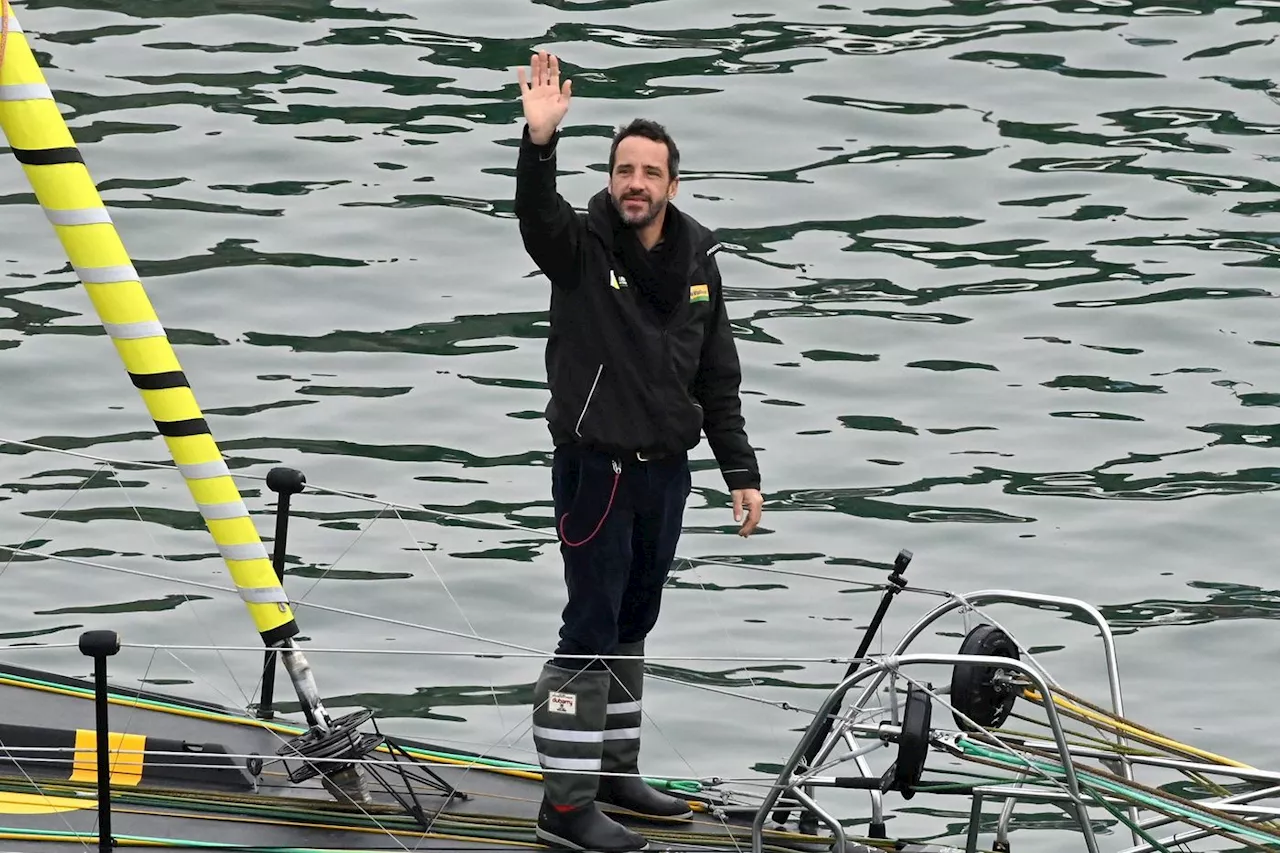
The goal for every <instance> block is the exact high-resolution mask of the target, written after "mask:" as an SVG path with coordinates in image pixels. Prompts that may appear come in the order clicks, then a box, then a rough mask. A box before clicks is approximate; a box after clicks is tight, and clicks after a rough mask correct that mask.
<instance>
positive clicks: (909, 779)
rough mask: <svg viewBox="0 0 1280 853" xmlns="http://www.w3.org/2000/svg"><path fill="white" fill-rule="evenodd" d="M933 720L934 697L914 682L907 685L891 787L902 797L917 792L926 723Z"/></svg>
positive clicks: (926, 751)
mask: <svg viewBox="0 0 1280 853" xmlns="http://www.w3.org/2000/svg"><path fill="white" fill-rule="evenodd" d="M932 719H933V699H932V697H930V695H929V691H928V690H926V689H925V688H923V687H920V686H918V685H916V684H910V685H908V686H907V701H906V705H905V707H904V708H903V709H902V734H901V735H899V737H898V760H897V761H895V762H894V763H893V782H892V784H891V785H890V786H889V787H890V790H894V791H898V792H899V793H901V794H902V796H903V798H904V799H908V800H909V799H911V798H912V797H914V796H915V794H916V785H918V784H920V776H921V775H922V774H923V773H924V762H925V759H927V758H928V757H929V723H930V722H931V720H932Z"/></svg>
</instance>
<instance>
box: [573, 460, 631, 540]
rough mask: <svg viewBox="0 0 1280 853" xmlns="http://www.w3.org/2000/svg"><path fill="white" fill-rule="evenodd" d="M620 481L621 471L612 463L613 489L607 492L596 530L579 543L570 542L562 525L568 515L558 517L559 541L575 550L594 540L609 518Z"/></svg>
mask: <svg viewBox="0 0 1280 853" xmlns="http://www.w3.org/2000/svg"><path fill="white" fill-rule="evenodd" d="M620 479H622V469H621V468H620V467H619V466H618V464H617V463H616V462H615V463H614V468H613V488H612V489H610V490H609V504H608V505H607V506H606V507H605V508H604V515H602V516H600V521H599V522H597V523H596V529H595V530H593V531H591V535H590V536H588V537H587V538H586V539H583V540H582V541H580V542H570V541H569V540H568V539H567V538H565V535H564V523H565V521H566V520H567V519H568V518H569V513H567V512H566V513H565V514H564V515H562V516H560V524H559V525H557V529H558V530H559V531H560V541H561V542H563V543H564V544H566V545H568V546H569V547H570V548H577V547H578V546H579V545H586V544H587V543H588V542H590V541H591V540H592V539H595V538H596V534H597V533H599V532H600V528H601V527H604V521H605V519H606V518H608V517H609V512H610V511H611V510H612V509H613V498H614V495H616V494H617V493H618V480H620Z"/></svg>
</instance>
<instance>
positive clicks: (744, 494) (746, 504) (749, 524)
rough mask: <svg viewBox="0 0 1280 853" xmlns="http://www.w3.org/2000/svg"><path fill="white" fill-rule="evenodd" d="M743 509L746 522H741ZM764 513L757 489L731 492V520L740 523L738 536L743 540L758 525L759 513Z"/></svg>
mask: <svg viewBox="0 0 1280 853" xmlns="http://www.w3.org/2000/svg"><path fill="white" fill-rule="evenodd" d="M743 509H745V510H746V511H747V512H746V516H747V520H746V521H742V511H743ZM762 512H764V497H763V496H762V495H761V494H760V490H759V489H734V490H733V520H734V521H742V527H740V528H738V535H739V536H741V537H743V538H744V539H745V538H746V537H748V536H750V535H751V534H752V533H754V532H755V529H756V525H758V524H759V523H760V513H762Z"/></svg>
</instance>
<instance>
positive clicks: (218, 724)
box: [0, 664, 941, 853]
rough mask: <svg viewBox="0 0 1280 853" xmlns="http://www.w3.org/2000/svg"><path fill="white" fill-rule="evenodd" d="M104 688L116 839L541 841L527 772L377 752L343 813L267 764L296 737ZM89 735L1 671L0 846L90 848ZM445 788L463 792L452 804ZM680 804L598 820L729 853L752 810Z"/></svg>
mask: <svg viewBox="0 0 1280 853" xmlns="http://www.w3.org/2000/svg"><path fill="white" fill-rule="evenodd" d="M111 692H112V694H113V701H112V703H111V705H110V720H109V723H110V730H111V731H112V732H113V733H117V734H116V735H114V737H119V735H124V736H125V738H123V739H121V740H118V741H113V742H112V746H117V745H118V748H119V749H120V750H122V752H121V755H122V756H123V755H124V752H125V751H128V750H131V749H132V750H145V751H146V754H145V755H144V757H141V758H140V759H139V758H132V759H129V758H123V757H122V758H120V759H119V760H118V761H119V763H118V764H116V765H115V770H116V773H115V775H114V776H113V785H112V788H113V790H112V811H111V821H112V824H111V829H112V834H113V836H115V837H116V838H117V839H118V840H119V843H121V844H125V843H136V842H143V843H146V842H147V841H153V842H154V841H160V842H161V843H165V842H171V843H176V844H177V845H178V846H186V845H187V843H188V842H193V841H194V842H197V843H198V844H199V846H201V847H206V846H207V845H209V844H214V845H219V846H220V845H227V846H236V847H239V846H245V845H252V846H254V847H263V848H294V849H298V848H314V849H345V850H351V849H370V850H381V849H395V850H404V849H426V850H444V849H449V850H458V849H468V850H498V849H510V848H511V847H512V846H513V845H516V846H541V845H539V844H538V843H537V842H536V840H535V838H534V835H533V825H534V822H535V820H536V817H537V811H538V806H539V803H540V800H541V793H542V792H541V783H540V781H539V780H538V779H537V778H536V777H535V776H533V774H529V773H522V772H520V771H515V772H499V771H497V770H495V769H491V768H487V767H481V766H476V765H465V764H455V763H448V762H447V761H440V760H426V761H424V760H419V761H412V760H408V759H407V758H406V757H405V756H404V755H402V754H395V755H393V754H391V753H389V752H385V751H383V752H380V754H379V755H378V759H379V761H380V762H385V763H378V764H368V765H365V768H366V771H367V774H366V775H367V779H366V782H367V785H368V791H369V794H370V802H367V803H360V804H355V803H352V802H350V801H348V802H347V803H346V804H345V805H344V804H342V803H339V801H338V800H336V799H335V797H334V795H332V794H331V793H330V792H329V791H328V790H326V788H325V786H324V785H323V784H321V782H320V780H319V779H317V778H311V779H308V780H305V781H302V782H299V783H294V782H291V781H290V779H289V777H288V769H289V768H290V767H297V766H298V763H297V762H293V761H291V762H288V765H286V764H284V763H282V762H280V761H279V760H278V753H279V751H280V750H281V748H282V747H283V746H284V744H285V743H286V742H287V741H288V740H289V739H291V738H292V737H294V736H295V735H296V734H298V733H299V731H300V730H299V729H298V728H297V727H293V726H289V725H287V724H282V723H279V722H270V723H269V722H267V721H262V720H255V719H252V718H248V717H244V716H243V715H240V714H237V713H235V712H232V711H229V710H228V709H226V708H221V707H218V706H216V705H208V704H201V703H192V702H189V701H186V700H183V699H179V698H176V697H173V696H167V695H163V694H157V693H145V692H144V693H141V694H140V693H139V692H138V691H121V690H118V689H117V688H112V690H111ZM136 698H141V699H142V700H144V701H143V702H137V701H134V700H135V699H136ZM94 731H95V716H94V702H93V697H92V692H91V685H90V684H88V683H87V682H83V681H78V680H76V679H68V678H63V677H60V676H58V675H55V674H51V673H47V672H41V671H36V670H28V669H23V668H19V667H13V666H6V665H3V664H0V850H5V851H8V850H24V851H25V850H40V851H54V850H59V849H61V848H64V847H65V848H66V849H68V850H71V849H74V850H77V851H81V853H83V851H84V850H85V849H86V846H89V847H93V846H95V845H96V832H97V824H98V811H97V796H96V791H97V789H96V778H97V777H96V764H97V762H96V758H94V756H93V747H94V744H95V743H96V737H95V736H94ZM130 736H132V739H130ZM139 736H141V737H139ZM395 743H396V745H397V746H398V747H403V748H405V749H407V750H409V751H410V753H411V754H412V755H414V756H416V757H418V758H419V759H423V758H425V757H426V756H427V755H428V754H437V755H438V754H443V753H448V754H453V755H459V754H460V753H458V751H457V750H454V749H451V748H450V749H445V748H441V747H436V746H433V745H431V744H427V743H422V742H417V741H401V740H399V739H397V740H396V741H395ZM155 751H159V752H164V753H166V754H165V755H153V754H152V752H155ZM175 753H177V754H175ZM397 753H398V750H397ZM253 755H258V756H261V757H262V759H263V764H262V766H261V768H260V769H259V768H257V767H252V762H250V766H251V767H252V769H253V770H257V771H258V772H257V774H256V775H255V774H253V773H251V772H249V771H248V770H247V769H246V759H245V758H244V756H253ZM393 761H396V762H399V764H398V765H397V764H392V763H391V762H393ZM399 768H403V770H404V774H403V775H402V773H401V772H400V770H399ZM441 783H443V789H442V785H441ZM448 788H453V789H454V790H456V791H458V792H461V795H460V796H459V795H450V794H449V791H448ZM393 792H394V793H393ZM690 798H691V799H692V800H693V801H694V803H695V808H696V809H699V811H697V812H696V813H695V815H694V819H693V820H692V821H676V822H657V821H653V820H644V819H639V818H634V817H632V816H629V815H626V814H625V813H620V812H617V811H616V810H614V811H613V812H612V813H613V814H614V815H615V816H616V817H618V819H620V820H622V821H624V822H626V823H627V824H628V825H630V826H632V827H633V828H634V829H636V830H637V831H639V832H641V833H642V834H643V835H645V836H646V837H647V838H649V840H650V845H651V848H652V849H655V850H661V849H673V850H675V849H695V848H696V849H701V850H708V849H710V850H717V849H723V850H733V851H735V853H740V851H742V850H743V849H749V848H750V844H751V834H750V831H751V819H752V817H753V814H752V813H751V811H749V810H745V809H740V810H733V809H729V810H728V811H716V812H715V813H713V812H712V811H711V810H710V808H709V806H712V805H713V804H714V803H713V801H711V800H710V799H709V798H707V797H705V796H702V795H692V794H691V795H690ZM415 808H420V809H421V815H420V818H421V819H419V817H416V816H415V815H414V814H413V813H412V811H413V809H415ZM605 808H606V810H609V807H605ZM424 825H425V826H426V827H428V830H427V831H425V832H424V830H423V826H424ZM15 830H16V831H17V832H16V833H15V832H14V831H15ZM33 833H35V834H33ZM76 833H79V834H81V836H80V837H79V838H77V837H75V835H74V834H76ZM62 839H65V840H62ZM765 843H766V845H767V846H768V847H770V848H772V847H780V848H781V847H785V848H790V849H801V850H827V849H830V846H831V842H830V840H829V839H825V838H818V837H813V836H803V835H800V834H798V833H792V832H781V831H766V836H765ZM860 848H861V845H857V846H852V847H851V851H856V850H858V849H860ZM861 849H867V848H861ZM898 849H901V850H918V851H926V850H929V849H941V848H932V847H929V846H925V845H912V846H907V847H903V846H899V847H898Z"/></svg>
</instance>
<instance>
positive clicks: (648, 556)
mask: <svg viewBox="0 0 1280 853" xmlns="http://www.w3.org/2000/svg"><path fill="white" fill-rule="evenodd" d="M691 488H692V482H691V479H690V472H689V459H688V456H687V455H685V454H680V455H677V456H667V457H663V458H661V459H655V460H650V461H641V460H639V459H637V458H636V457H635V456H634V455H633V456H631V457H630V458H626V457H612V456H609V455H607V454H604V453H599V452H596V451H592V450H586V449H584V448H580V447H576V446H565V447H558V448H556V450H555V455H554V459H553V462H552V469H551V493H552V498H553V501H554V504H555V517H556V525H557V529H558V531H559V534H560V553H561V555H562V556H563V558H564V580H565V586H566V587H567V588H568V592H569V601H568V603H567V604H566V605H565V608H564V612H563V613H562V614H561V620H562V621H561V627H560V642H559V645H557V647H556V654H557V655H609V654H613V653H614V651H615V649H616V648H617V646H618V645H619V644H620V643H634V642H638V641H640V640H643V639H644V638H645V637H646V636H647V635H648V633H649V632H650V631H651V630H653V626H654V625H655V624H656V623H657V621H658V609H659V607H660V605H661V602H662V586H663V584H664V583H665V582H666V580H667V573H668V572H669V571H670V569H671V563H672V561H673V560H674V559H675V555H676V545H677V543H678V541H679V539H680V529H681V524H682V522H683V519H684V507H685V501H686V500H687V499H688V497H689V492H690V490H691ZM555 663H556V664H557V665H559V666H563V667H565V668H567V669H581V668H582V667H583V666H586V665H588V661H586V660H582V659H577V660H573V659H571V660H562V659H557V660H556V661H555ZM590 665H591V666H592V667H593V668H599V667H600V666H602V665H603V664H602V663H601V662H600V661H594V662H590Z"/></svg>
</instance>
